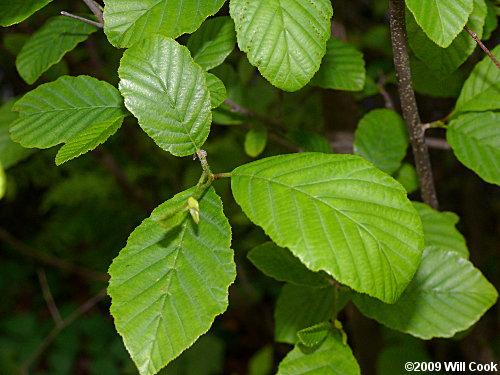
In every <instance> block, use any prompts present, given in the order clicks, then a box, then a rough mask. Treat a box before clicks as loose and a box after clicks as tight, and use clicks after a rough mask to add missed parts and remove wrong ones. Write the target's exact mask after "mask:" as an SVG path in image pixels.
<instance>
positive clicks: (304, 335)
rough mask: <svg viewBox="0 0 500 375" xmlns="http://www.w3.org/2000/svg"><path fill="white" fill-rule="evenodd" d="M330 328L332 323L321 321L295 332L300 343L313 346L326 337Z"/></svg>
mask: <svg viewBox="0 0 500 375" xmlns="http://www.w3.org/2000/svg"><path fill="white" fill-rule="evenodd" d="M331 329H332V325H331V323H330V322H322V323H318V324H315V325H313V326H312V327H307V328H304V329H301V330H300V331H299V332H297V337H298V338H299V340H300V343H301V344H302V345H304V346H308V347H314V346H316V345H319V344H321V343H322V342H323V340H325V339H326V337H327V336H328V334H329V333H330V331H331Z"/></svg>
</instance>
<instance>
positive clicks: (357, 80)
mask: <svg viewBox="0 0 500 375" xmlns="http://www.w3.org/2000/svg"><path fill="white" fill-rule="evenodd" d="M365 79H366V70H365V61H364V60H363V54H362V53H361V52H359V51H358V50H357V49H356V48H354V47H353V46H351V45H350V44H348V43H345V42H343V41H341V40H339V39H335V38H332V39H330V40H329V41H328V43H327V44H326V54H325V57H323V61H322V62H321V67H320V68H319V70H318V72H317V73H316V75H315V76H314V78H313V79H312V81H311V84H313V85H315V86H319V87H322V88H326V89H335V90H346V91H361V90H363V88H364V87H365Z"/></svg>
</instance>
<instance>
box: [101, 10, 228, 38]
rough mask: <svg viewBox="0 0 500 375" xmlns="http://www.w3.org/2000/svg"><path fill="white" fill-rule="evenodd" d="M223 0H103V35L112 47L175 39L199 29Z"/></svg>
mask: <svg viewBox="0 0 500 375" xmlns="http://www.w3.org/2000/svg"><path fill="white" fill-rule="evenodd" d="M225 2H226V0H141V1H136V0H105V1H104V4H105V7H104V32H105V33H106V36H107V37H108V40H109V42H110V43H111V44H112V45H114V46H115V47H130V46H132V45H133V44H135V43H136V42H138V41H140V40H141V39H144V38H148V37H150V36H152V35H154V34H162V35H165V36H167V37H171V38H174V39H175V38H177V37H178V36H180V35H182V34H184V33H191V32H193V31H195V30H196V29H197V28H199V27H200V25H201V24H202V22H203V21H205V19H206V18H207V17H208V16H211V15H213V14H215V13H217V12H218V10H219V9H220V8H221V7H222V5H223V4H224V3H225Z"/></svg>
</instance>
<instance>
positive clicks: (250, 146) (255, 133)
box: [245, 128, 267, 158]
mask: <svg viewBox="0 0 500 375" xmlns="http://www.w3.org/2000/svg"><path fill="white" fill-rule="evenodd" d="M266 144H267V131H266V129H265V128H262V129H252V130H249V131H248V132H247V134H246V135H245V152H246V154H247V155H248V156H250V157H252V158H256V157H257V156H259V155H260V154H262V152H263V151H264V149H265V148H266Z"/></svg>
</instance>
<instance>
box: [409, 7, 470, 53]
mask: <svg viewBox="0 0 500 375" xmlns="http://www.w3.org/2000/svg"><path fill="white" fill-rule="evenodd" d="M406 5H407V6H408V8H409V9H410V11H411V12H412V13H413V15H414V16H415V20H416V21H417V23H418V24H419V25H420V27H421V28H422V29H423V30H424V31H425V33H426V34H427V36H428V37H429V38H430V39H431V40H432V41H434V43H436V44H437V45H439V46H440V47H443V48H446V47H448V46H449V45H450V44H451V43H452V42H453V40H454V39H455V38H456V37H457V35H458V34H459V33H460V32H461V31H462V29H463V28H464V26H465V24H466V23H467V20H468V19H469V16H470V14H471V13H472V9H473V7H474V0H426V1H422V0H406Z"/></svg>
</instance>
